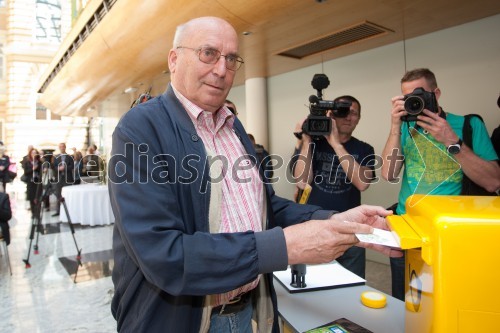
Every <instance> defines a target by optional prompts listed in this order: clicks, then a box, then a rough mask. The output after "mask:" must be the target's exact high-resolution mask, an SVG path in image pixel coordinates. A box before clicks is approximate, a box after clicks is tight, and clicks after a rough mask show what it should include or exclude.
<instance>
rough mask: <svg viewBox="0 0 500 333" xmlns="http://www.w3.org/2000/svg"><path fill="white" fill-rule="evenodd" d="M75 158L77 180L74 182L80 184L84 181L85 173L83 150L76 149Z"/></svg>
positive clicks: (75, 177)
mask: <svg viewBox="0 0 500 333" xmlns="http://www.w3.org/2000/svg"><path fill="white" fill-rule="evenodd" d="M73 159H74V163H75V169H74V170H75V176H74V179H75V182H74V184H75V185H80V184H81V183H82V179H81V176H82V174H83V156H82V152H81V151H79V150H77V151H75V153H74V155H73Z"/></svg>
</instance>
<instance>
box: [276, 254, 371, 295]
mask: <svg viewBox="0 0 500 333" xmlns="http://www.w3.org/2000/svg"><path fill="white" fill-rule="evenodd" d="M274 277H275V278H276V279H277V280H278V281H279V282H280V283H281V285H283V287H285V288H286V289H287V290H288V292H289V293H292V294H293V293H300V292H304V291H315V290H323V289H332V288H341V287H350V286H359V285H363V284H365V281H366V280H365V279H363V278H361V277H359V276H357V275H356V274H354V273H353V272H351V271H349V270H347V269H346V268H344V267H343V266H342V265H341V264H339V263H338V262H336V261H333V262H331V263H329V264H322V265H307V273H306V277H305V280H306V281H305V282H306V285H307V286H306V287H305V288H295V287H292V286H291V285H290V283H291V282H292V272H291V270H290V266H288V269H287V270H286V271H278V272H274Z"/></svg>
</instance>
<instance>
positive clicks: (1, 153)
mask: <svg viewBox="0 0 500 333" xmlns="http://www.w3.org/2000/svg"><path fill="white" fill-rule="evenodd" d="M5 150H6V149H5V146H4V145H3V142H2V144H0V180H1V182H2V187H3V188H2V191H3V192H4V193H7V183H8V182H9V181H10V179H9V174H8V171H9V166H10V158H9V156H8V155H6V154H5Z"/></svg>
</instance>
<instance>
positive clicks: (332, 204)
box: [291, 96, 375, 278]
mask: <svg viewBox="0 0 500 333" xmlns="http://www.w3.org/2000/svg"><path fill="white" fill-rule="evenodd" d="M334 102H350V103H351V106H350V109H349V112H348V113H346V114H341V116H340V117H339V116H335V115H334V114H335V113H333V112H331V111H329V112H328V113H327V115H328V116H329V117H330V118H331V123H332V126H331V131H330V133H329V134H328V135H325V136H323V137H319V138H316V139H315V140H313V139H312V138H311V135H309V134H307V133H306V132H303V133H302V139H299V140H298V141H297V144H296V146H295V153H294V156H298V160H297V162H296V163H291V165H292V171H293V176H294V178H295V179H296V180H297V187H298V189H303V188H304V186H305V184H310V185H311V187H312V190H311V193H310V197H309V200H308V202H307V203H309V204H312V205H317V206H320V207H322V208H323V209H332V210H336V211H339V212H343V211H346V210H348V209H351V208H353V207H356V206H359V205H360V204H361V191H365V190H366V189H367V188H368V187H369V186H370V182H371V180H372V179H373V177H374V176H375V172H374V169H373V163H374V150H373V147H372V146H371V145H369V144H367V143H365V142H362V141H360V140H358V139H356V138H355V137H353V136H352V133H353V132H354V129H355V128H356V126H357V125H358V122H359V119H360V117H361V104H360V103H359V101H358V100H357V99H356V98H354V97H352V96H341V97H338V98H336V99H335V100H334ZM303 123H304V122H299V123H298V124H297V127H296V132H300V131H301V129H303V128H304V126H303ZM298 154H299V155H298ZM297 192H299V191H297ZM365 252H366V251H365V249H363V248H360V247H351V248H350V249H349V250H347V251H346V252H345V253H344V254H343V255H342V256H340V257H339V258H337V261H338V262H339V263H340V264H341V265H342V266H344V267H345V268H347V269H349V270H350V271H352V272H353V273H355V274H357V275H359V276H361V277H363V278H364V277H365Z"/></svg>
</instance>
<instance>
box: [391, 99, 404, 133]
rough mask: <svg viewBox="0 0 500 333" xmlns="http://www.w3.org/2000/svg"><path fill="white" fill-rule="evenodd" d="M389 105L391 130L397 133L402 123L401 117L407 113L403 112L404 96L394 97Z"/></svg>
mask: <svg viewBox="0 0 500 333" xmlns="http://www.w3.org/2000/svg"><path fill="white" fill-rule="evenodd" d="M391 103H392V109H391V129H393V130H395V131H398V132H399V128H400V127H401V123H402V120H401V117H402V116H407V115H408V112H407V111H406V110H405V101H404V96H394V97H393V98H392V99H391Z"/></svg>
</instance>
